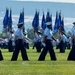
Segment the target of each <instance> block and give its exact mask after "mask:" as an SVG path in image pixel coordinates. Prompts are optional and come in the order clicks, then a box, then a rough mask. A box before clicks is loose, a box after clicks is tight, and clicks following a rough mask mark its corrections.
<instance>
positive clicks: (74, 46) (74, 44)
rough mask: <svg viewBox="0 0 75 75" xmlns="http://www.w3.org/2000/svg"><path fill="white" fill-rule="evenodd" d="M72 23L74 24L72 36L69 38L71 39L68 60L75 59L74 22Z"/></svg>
mask: <svg viewBox="0 0 75 75" xmlns="http://www.w3.org/2000/svg"><path fill="white" fill-rule="evenodd" d="M73 24H74V26H73V28H72V37H71V40H72V50H71V51H70V53H69V56H68V60H73V61H75V22H74V23H73Z"/></svg>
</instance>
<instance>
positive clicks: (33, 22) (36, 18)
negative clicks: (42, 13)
mask: <svg viewBox="0 0 75 75" xmlns="http://www.w3.org/2000/svg"><path fill="white" fill-rule="evenodd" d="M38 26H39V12H37V11H36V12H35V16H34V19H33V21H32V27H33V28H34V30H35V31H37V30H38Z"/></svg>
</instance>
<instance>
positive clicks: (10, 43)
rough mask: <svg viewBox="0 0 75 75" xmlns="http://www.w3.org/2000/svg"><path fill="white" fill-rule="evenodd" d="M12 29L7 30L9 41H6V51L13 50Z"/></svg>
mask: <svg viewBox="0 0 75 75" xmlns="http://www.w3.org/2000/svg"><path fill="white" fill-rule="evenodd" d="M13 33H14V32H13V31H12V30H10V31H9V42H8V51H9V52H13V45H12V44H13V39H14V36H13Z"/></svg>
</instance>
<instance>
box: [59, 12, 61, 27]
mask: <svg viewBox="0 0 75 75" xmlns="http://www.w3.org/2000/svg"><path fill="white" fill-rule="evenodd" d="M59 22H60V24H59V26H60V25H61V11H60V12H59Z"/></svg>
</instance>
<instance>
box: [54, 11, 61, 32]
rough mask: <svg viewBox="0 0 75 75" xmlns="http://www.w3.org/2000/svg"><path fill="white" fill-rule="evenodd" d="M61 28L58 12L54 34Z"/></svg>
mask: <svg viewBox="0 0 75 75" xmlns="http://www.w3.org/2000/svg"><path fill="white" fill-rule="evenodd" d="M59 26H60V20H59V15H58V12H56V19H55V25H54V33H56V32H57V31H58V29H59Z"/></svg>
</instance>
